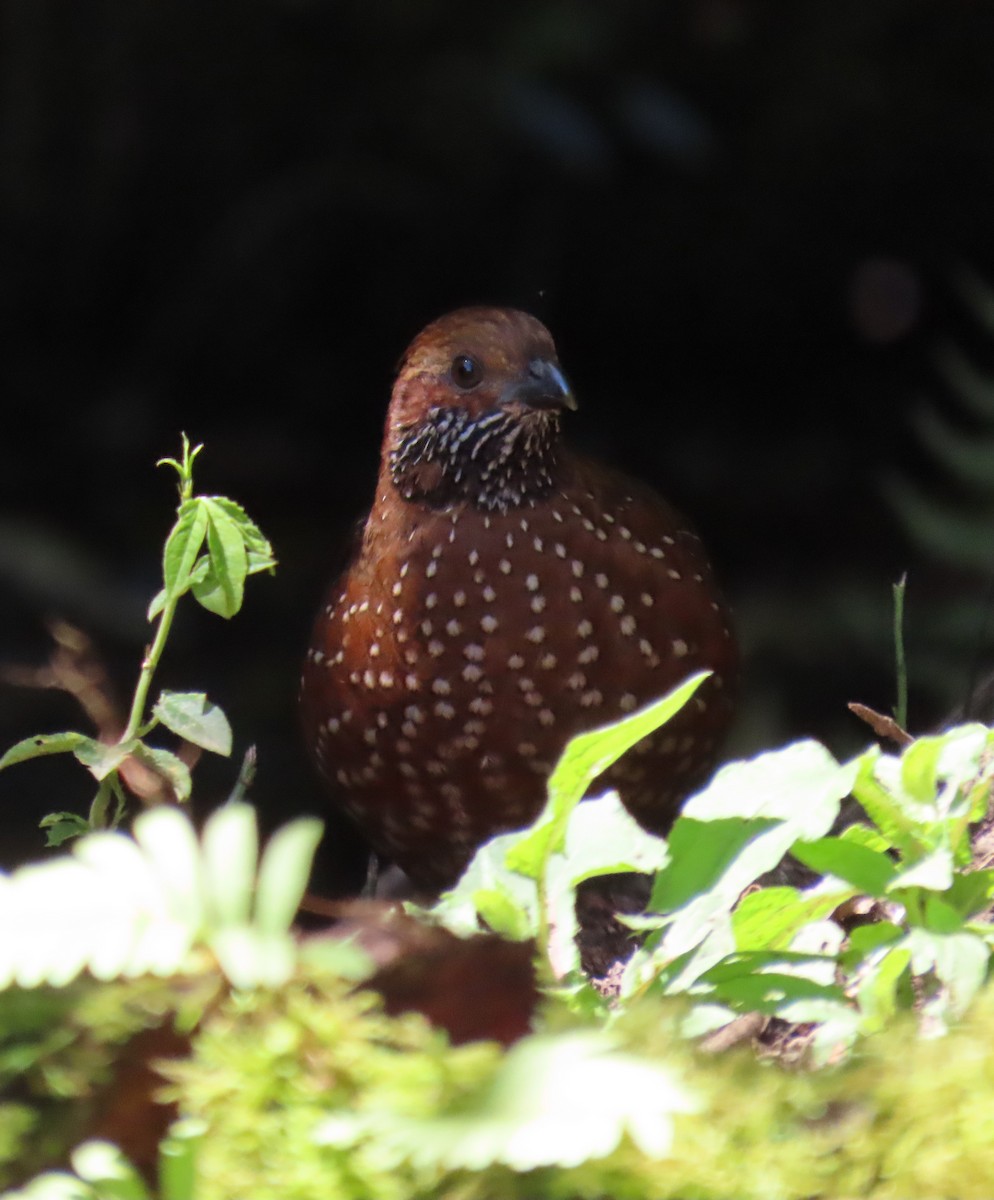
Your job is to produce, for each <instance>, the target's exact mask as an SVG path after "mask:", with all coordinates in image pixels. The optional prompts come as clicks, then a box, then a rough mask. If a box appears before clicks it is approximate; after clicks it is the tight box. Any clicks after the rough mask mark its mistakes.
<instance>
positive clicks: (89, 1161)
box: [70, 1141, 150, 1200]
mask: <svg viewBox="0 0 994 1200" xmlns="http://www.w3.org/2000/svg"><path fill="white" fill-rule="evenodd" d="M70 1161H71V1162H72V1165H73V1169H74V1170H75V1172H76V1174H77V1175H78V1176H79V1177H80V1179H82V1180H84V1182H86V1183H91V1184H93V1185H94V1186H95V1187H97V1188H98V1192H97V1194H98V1195H99V1196H100V1200H150V1197H149V1192H148V1189H147V1188H146V1187H145V1184H144V1183H143V1182H142V1177H141V1175H139V1174H138V1172H137V1171H136V1170H135V1168H134V1167H133V1166H132V1165H131V1163H129V1162H128V1160H127V1159H126V1158H125V1157H124V1155H123V1154H122V1153H121V1151H120V1150H119V1149H118V1148H117V1146H114V1145H112V1144H111V1143H110V1142H102V1141H91V1142H84V1143H83V1144H82V1145H81V1146H79V1147H77V1149H75V1150H74V1151H73V1153H72V1156H71V1160H70Z"/></svg>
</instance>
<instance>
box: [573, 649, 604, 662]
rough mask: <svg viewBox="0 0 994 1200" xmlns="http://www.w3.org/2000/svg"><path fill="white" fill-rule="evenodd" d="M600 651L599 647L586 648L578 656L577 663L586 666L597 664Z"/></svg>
mask: <svg viewBox="0 0 994 1200" xmlns="http://www.w3.org/2000/svg"><path fill="white" fill-rule="evenodd" d="M600 653H601V652H600V650H599V648H598V647H597V646H593V645H591V646H584V648H583V649H582V650H581V651H580V653H579V654H578V655H577V656H576V661H577V662H579V663H583V664H584V665H586V664H587V663H592V662H596V661H597V660H598V658H599V657H600Z"/></svg>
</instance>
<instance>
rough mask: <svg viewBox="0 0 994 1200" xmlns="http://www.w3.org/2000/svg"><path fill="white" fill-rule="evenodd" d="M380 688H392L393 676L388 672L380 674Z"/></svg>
mask: <svg viewBox="0 0 994 1200" xmlns="http://www.w3.org/2000/svg"><path fill="white" fill-rule="evenodd" d="M380 687H385V688H392V687H393V675H392V674H391V673H390V672H389V671H381V672H380Z"/></svg>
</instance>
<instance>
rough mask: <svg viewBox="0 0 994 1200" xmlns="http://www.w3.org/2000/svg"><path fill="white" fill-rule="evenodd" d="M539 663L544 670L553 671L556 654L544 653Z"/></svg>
mask: <svg viewBox="0 0 994 1200" xmlns="http://www.w3.org/2000/svg"><path fill="white" fill-rule="evenodd" d="M538 665H539V666H540V667H541V668H542V670H543V671H551V670H553V669H554V667H555V665H556V656H555V655H554V654H543V655H542V657H541V658H540V659H539V660H538Z"/></svg>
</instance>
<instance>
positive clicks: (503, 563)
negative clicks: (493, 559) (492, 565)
mask: <svg viewBox="0 0 994 1200" xmlns="http://www.w3.org/2000/svg"><path fill="white" fill-rule="evenodd" d="M497 568H498V570H499V571H500V573H501V574H502V575H510V574H511V564H510V563H509V562H508V560H507V559H506V558H502V559H501V560H500V562H499V563H498V564H497Z"/></svg>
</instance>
